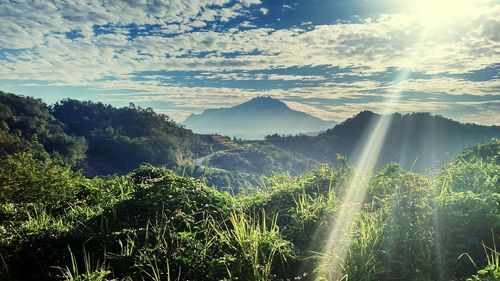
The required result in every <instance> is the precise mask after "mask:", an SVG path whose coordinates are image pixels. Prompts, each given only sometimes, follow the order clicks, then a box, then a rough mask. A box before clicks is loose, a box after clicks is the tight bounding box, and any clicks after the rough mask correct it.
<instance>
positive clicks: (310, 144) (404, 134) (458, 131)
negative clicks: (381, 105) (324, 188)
mask: <svg viewBox="0 0 500 281" xmlns="http://www.w3.org/2000/svg"><path fill="white" fill-rule="evenodd" d="M380 118H381V116H380V115H379V114H376V113H373V112H371V111H363V112H360V113H359V114H357V115H356V116H354V117H352V118H349V119H347V120H346V121H344V122H342V123H341V124H338V125H336V126H335V127H333V128H332V129H329V130H327V131H326V132H324V133H321V134H319V135H318V136H303V135H301V136H279V135H272V136H268V137H266V140H267V141H268V142H270V143H272V144H274V145H276V146H278V147H280V148H283V149H286V150H288V151H293V152H297V153H300V154H302V155H303V156H305V157H308V158H312V159H325V158H326V160H329V161H332V162H333V161H335V159H336V155H337V154H341V155H344V156H347V157H348V159H351V160H352V161H355V160H356V158H357V157H358V156H359V155H358V154H359V151H357V150H356V148H357V147H359V144H360V143H362V142H363V141H365V140H366V134H371V133H377V132H373V124H375V123H376V121H377V120H379V119H380ZM378 133H382V132H378ZM499 137H500V127H499V126H481V125H477V124H463V123H460V122H457V121H454V120H451V119H447V118H444V117H442V116H439V115H431V114H429V113H411V114H405V115H402V114H399V113H395V114H392V115H391V122H390V125H389V128H388V130H387V137H386V139H385V141H384V144H383V148H382V151H381V153H380V157H379V162H380V164H386V163H389V162H396V163H399V164H401V165H402V166H403V167H405V168H413V169H414V170H418V171H423V170H425V169H429V168H432V167H437V166H438V165H440V164H442V163H445V162H448V161H450V160H451V159H452V158H453V157H455V156H456V155H457V154H458V153H459V152H460V151H461V150H462V149H463V147H464V146H466V145H473V144H476V143H480V142H488V141H489V140H491V139H492V138H499Z"/></svg>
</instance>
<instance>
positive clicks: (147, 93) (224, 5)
mask: <svg viewBox="0 0 500 281" xmlns="http://www.w3.org/2000/svg"><path fill="white" fill-rule="evenodd" d="M156 2H157V4H155V5H153V4H152V3H153V2H150V1H113V2H106V3H104V2H98V1H94V2H87V1H78V0H75V1H68V2H48V1H46V2H34V3H28V2H23V1H18V2H10V1H9V2H2V3H1V4H0V6H1V7H0V77H2V79H4V80H9V81H16V80H31V81H44V82H48V84H49V85H53V86H54V85H66V86H67V85H72V86H80V87H87V88H96V89H118V90H119V89H123V90H133V91H134V92H135V93H137V95H136V96H134V97H133V98H134V99H141V100H148V99H149V100H153V101H155V100H156V101H163V102H166V101H169V102H171V103H172V104H173V106H172V108H171V110H173V111H172V112H173V113H175V114H181V115H180V116H184V115H182V114H185V113H186V112H187V111H186V110H185V108H186V105H187V104H189V105H190V108H193V109H194V110H197V111H200V110H202V109H203V108H207V107H220V106H221V105H230V104H231V105H234V104H236V103H238V102H242V101H244V100H246V99H248V98H251V97H253V96H255V95H262V94H265V95H271V96H274V97H278V98H282V99H287V102H289V104H291V105H292V106H295V107H297V108H299V107H301V108H303V109H307V110H308V111H310V112H314V113H315V114H317V115H321V116H323V117H325V118H327V119H329V118H333V119H335V120H342V119H343V118H345V117H347V116H350V115H352V114H353V112H354V111H356V110H360V109H363V107H365V108H375V109H376V108H377V106H379V107H380V106H382V105H383V104H381V103H378V104H377V103H374V102H373V101H371V102H368V100H367V99H366V98H367V97H370V96H380V97H382V96H383V95H385V94H387V93H388V92H390V91H394V90H397V91H407V92H411V91H414V92H419V93H421V95H425V94H426V93H429V94H430V93H446V94H452V95H462V94H470V95H476V96H485V95H491V94H496V93H498V89H499V88H500V85H499V80H498V79H497V78H492V79H489V80H487V81H472V80H468V79H467V78H466V74H468V73H472V72H475V71H480V70H484V69H487V68H488V67H491V66H492V65H494V64H498V63H499V60H498V53H500V35H499V33H498V29H499V28H500V5H494V6H488V7H484V6H481V5H477V7H474V8H473V9H471V11H470V12H469V13H468V14H467V18H466V19H463V18H462V19H460V18H457V19H454V20H453V21H446V22H444V21H443V23H442V25H441V26H438V27H435V28H432V29H429V27H428V26H426V25H425V24H422V19H421V18H416V17H415V16H412V15H411V14H386V15H379V16H377V17H372V18H370V19H362V18H360V19H358V20H357V21H353V22H346V21H338V22H337V21H333V22H330V23H324V24H321V25H313V24H312V23H311V22H310V21H303V22H304V24H302V25H301V24H299V25H298V27H297V26H295V25H294V26H286V25H284V24H283V25H278V26H272V25H270V26H266V25H264V24H261V23H259V17H262V16H265V15H267V14H268V13H269V10H268V8H266V7H264V6H262V5H263V4H262V3H261V1H258V0H239V1H235V0H206V1H202V0H186V1H180V0H179V1H173V0H172V1H161V0H158V1H155V3H156ZM283 7H284V6H283ZM284 8H286V7H284ZM290 8H295V7H292V6H290ZM297 10H299V7H297ZM292 12H293V11H287V13H292ZM280 16H281V15H280ZM306 23H307V24H306ZM68 34H73V35H78V36H68ZM319 66H321V67H325V68H327V67H328V68H332V69H349V70H350V72H349V73H342V72H341V71H338V73H333V74H328V75H327V74H325V73H314V74H313V73H302V72H301V73H294V72H293V71H291V72H274V73H273V72H272V71H277V70H286V69H301V68H307V67H309V68H314V67H319ZM394 70H396V71H397V72H398V73H403V72H409V73H420V74H422V75H425V78H415V77H409V78H408V79H404V81H403V82H398V78H397V77H394V80H395V81H392V80H390V79H389V81H387V79H381V78H380V76H384V75H388V73H391V71H394ZM162 71H163V72H165V73H167V74H165V75H157V76H155V77H153V76H151V75H149V77H148V76H147V75H142V76H141V74H140V73H144V72H162ZM168 72H197V73H194V74H192V76H190V77H188V78H186V79H185V80H190V81H192V82H193V83H192V84H186V85H179V84H175V83H174V80H175V77H172V76H169V74H168ZM200 72H204V73H200ZM108 78H112V79H108ZM147 79H149V80H147ZM145 80H147V81H145ZM221 80H224V81H234V82H235V83H237V82H241V81H251V80H256V81H271V82H273V88H272V89H260V88H257V87H254V88H250V87H247V88H245V87H243V86H242V87H233V86H227V85H222V86H221V84H220V81H221ZM200 81H203V82H204V84H203V85H200V84H196V82H198V83H200ZM286 81H302V82H308V84H304V83H281V82H286ZM274 82H276V83H274ZM209 83H213V84H211V85H210V84H209ZM207 85H208V86H207ZM245 85H248V83H247V84H245ZM283 85H287V87H289V88H287V89H286V90H285V89H284V88H285V86H283ZM304 85H307V86H304ZM127 93H128V92H127ZM127 95H128V94H127ZM317 97H322V98H327V99H331V100H338V99H340V98H344V99H352V100H357V101H363V100H364V101H367V102H366V103H362V102H353V103H346V102H342V103H340V102H339V104H338V105H336V106H333V105H332V106H331V108H329V107H325V106H324V105H321V104H312V103H305V102H304V100H305V99H308V98H317ZM114 99H120V97H117V96H115V97H114ZM301 99H302V101H301ZM424 100H425V97H424V96H422V98H421V100H420V101H419V100H413V101H403V103H402V107H401V108H402V110H406V109H408V110H409V109H411V108H413V109H414V110H420V109H422V110H425V111H427V110H433V111H439V110H444V109H445V108H452V105H453V104H450V103H448V104H447V103H442V102H439V100H437V101H436V102H435V103H427V104H428V105H429V106H428V108H427V110H426V108H425V106H424V105H425V104H426V102H428V101H426V102H424ZM176 105H178V107H176ZM412 105H414V107H412ZM463 106H464V108H470V107H472V106H475V105H473V104H471V103H468V104H465V105H463ZM476 106H478V107H480V106H483V107H481V108H483V109H484V110H485V112H486V111H487V110H489V111H487V112H492V111H491V107H490V109H487V108H486V107H484V104H476ZM176 108H177V109H176ZM179 108H183V109H182V110H181V109H179ZM176 110H178V111H176ZM443 112H447V114H454V113H453V112H454V111H453V110H452V109H449V110H448V111H446V110H444V111H443ZM342 116H343V117H342ZM457 116H458V115H457ZM496 116H498V114H496ZM471 118H472V117H471ZM474 118H476V119H475V120H479V115H478V116H477V117H474ZM483 118H484V117H483ZM495 118H498V117H493V118H491V119H490V118H488V119H490V120H497V119H495ZM463 120H465V119H464V118H463Z"/></svg>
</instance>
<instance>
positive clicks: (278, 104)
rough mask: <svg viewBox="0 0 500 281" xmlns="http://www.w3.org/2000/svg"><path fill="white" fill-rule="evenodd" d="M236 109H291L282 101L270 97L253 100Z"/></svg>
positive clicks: (258, 97) (259, 97)
mask: <svg viewBox="0 0 500 281" xmlns="http://www.w3.org/2000/svg"><path fill="white" fill-rule="evenodd" d="M235 107H236V108H253V107H258V109H259V110H284V109H289V107H288V106H287V105H286V104H285V103H284V102H282V101H280V100H278V99H274V98H272V97H270V96H257V97H255V98H252V99H251V100H249V101H247V102H244V103H242V104H240V105H237V106H235Z"/></svg>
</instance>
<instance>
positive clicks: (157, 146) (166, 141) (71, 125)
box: [51, 99, 208, 174]
mask: <svg viewBox="0 0 500 281" xmlns="http://www.w3.org/2000/svg"><path fill="white" fill-rule="evenodd" d="M51 113H52V114H53V115H54V117H55V118H57V119H58V120H59V121H61V122H62V123H64V124H65V131H66V132H67V133H69V134H72V135H76V136H79V137H84V138H85V139H86V140H87V141H88V143H89V150H88V152H87V158H88V159H87V161H86V163H85V164H86V165H84V168H85V169H86V170H87V172H88V173H92V174H110V173H119V174H125V173H127V172H129V171H131V170H133V169H135V168H137V167H138V166H139V165H141V164H143V163H149V164H152V165H167V166H169V167H173V166H175V165H176V164H177V157H180V156H181V155H185V154H186V155H193V156H195V155H198V154H204V153H207V152H208V146H207V145H206V144H205V143H203V142H202V141H201V140H200V138H199V137H198V136H197V135H195V134H193V133H192V132H191V131H189V130H186V129H184V128H182V127H180V126H178V125H177V124H176V123H175V122H174V121H172V120H170V118H169V117H168V116H166V115H163V114H156V113H155V112H154V111H153V110H152V109H151V108H146V109H144V108H141V107H137V106H135V105H133V104H131V105H130V106H129V107H122V108H115V107H112V106H110V105H104V104H102V103H94V102H90V101H77V100H71V99H66V100H62V101H60V102H58V103H56V104H55V105H53V106H52V108H51Z"/></svg>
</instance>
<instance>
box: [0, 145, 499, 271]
mask: <svg viewBox="0 0 500 281" xmlns="http://www.w3.org/2000/svg"><path fill="white" fill-rule="evenodd" d="M499 151H500V141H493V142H490V143H489V144H482V145H478V146H474V147H471V148H469V149H466V150H465V151H464V152H463V153H462V154H461V155H460V156H459V157H457V158H456V159H455V160H454V161H453V162H451V163H450V164H448V165H445V166H444V167H443V168H442V169H441V172H440V173H439V175H438V176H437V177H435V178H432V179H431V178H428V177H427V176H423V175H419V174H415V173H411V172H407V171H404V170H403V169H402V168H400V167H399V166H398V165H395V164H392V165H388V166H386V167H384V168H383V169H381V170H379V171H378V172H377V174H376V175H374V176H373V177H372V178H371V180H370V184H369V189H368V191H367V196H366V200H365V203H364V204H363V205H362V208H361V210H362V211H361V213H360V215H359V216H358V217H357V219H356V222H355V224H356V225H357V227H356V228H355V229H354V232H353V235H352V237H353V238H352V240H351V242H350V245H349V250H348V254H347V257H346V259H345V261H344V262H343V264H342V270H343V275H344V276H345V278H346V279H347V278H348V279H350V280H464V279H466V278H471V280H498V279H496V278H498V274H499V267H498V255H499V253H498V250H497V248H496V246H495V245H496V244H495V243H496V241H497V240H498V239H499V236H498V233H500V209H499V202H500V192H499V183H498V175H499V174H500V168H499V167H500V166H499V165H498V161H499V160H498V157H499ZM0 163H1V164H0V165H1V167H0V189H1V193H0V194H1V196H0V272H1V273H0V279H1V280H292V279H295V280H322V279H321V276H318V273H319V272H320V271H319V268H320V267H321V266H322V263H321V260H322V257H323V256H324V255H334V254H335V253H324V252H323V249H324V246H325V243H326V240H327V239H328V237H329V232H330V231H331V229H330V227H331V226H332V225H333V223H334V218H335V214H336V212H337V209H338V208H337V207H338V206H339V204H340V202H341V200H342V196H343V193H344V191H345V186H346V182H347V180H348V179H349V175H350V174H351V173H352V171H353V169H354V168H353V167H350V166H348V165H347V164H346V163H345V161H343V160H342V159H341V161H340V163H339V166H338V167H337V168H331V167H329V166H327V165H324V166H323V167H321V168H320V169H317V170H314V171H312V172H310V173H307V174H305V175H303V176H298V177H291V176H288V175H286V174H275V175H273V176H269V177H263V178H262V179H261V188H259V189H258V190H256V191H255V192H253V193H250V194H247V195H239V196H233V195H230V194H229V193H227V192H220V191H217V190H216V189H214V188H211V187H208V186H206V185H205V184H204V183H203V182H201V181H198V180H195V179H193V178H188V177H183V176H178V175H176V174H175V173H174V172H173V171H170V170H168V169H165V168H159V167H153V166H148V165H146V166H141V167H140V168H138V169H136V170H134V171H132V172H131V173H129V174H127V175H124V176H113V177H102V178H99V177H97V178H93V179H89V178H86V177H84V176H83V175H82V174H81V173H79V172H74V171H73V170H72V169H71V168H70V167H69V166H67V164H65V163H64V162H61V161H59V160H58V159H57V157H54V156H51V155H49V154H44V155H40V153H37V152H36V151H21V152H17V153H14V154H10V155H8V156H6V157H4V158H2V161H1V162H0ZM492 235H493V236H492ZM492 239H493V240H492ZM471 261H473V262H471Z"/></svg>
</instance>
